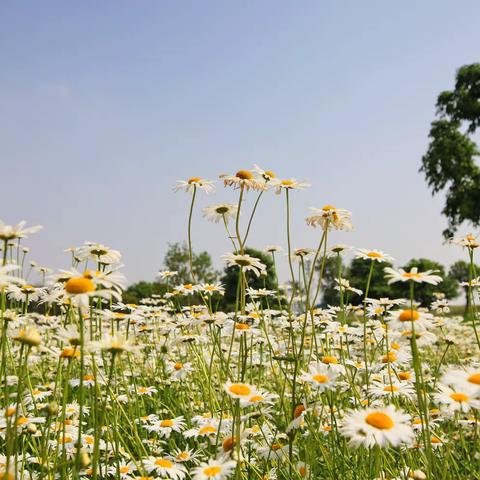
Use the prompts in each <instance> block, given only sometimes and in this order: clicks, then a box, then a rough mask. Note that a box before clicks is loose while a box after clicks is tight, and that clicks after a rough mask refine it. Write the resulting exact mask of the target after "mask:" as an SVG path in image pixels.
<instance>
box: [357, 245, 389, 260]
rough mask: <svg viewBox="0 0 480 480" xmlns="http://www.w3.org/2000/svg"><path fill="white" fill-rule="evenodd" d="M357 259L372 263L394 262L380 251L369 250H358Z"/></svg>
mask: <svg viewBox="0 0 480 480" xmlns="http://www.w3.org/2000/svg"><path fill="white" fill-rule="evenodd" d="M355 258H361V259H363V260H370V261H371V262H378V263H383V262H393V261H394V258H393V257H391V256H390V255H388V254H386V253H384V252H382V251H380V250H368V249H367V248H358V249H357V253H356V255H355Z"/></svg>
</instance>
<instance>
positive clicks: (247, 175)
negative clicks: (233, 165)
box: [235, 170, 253, 180]
mask: <svg viewBox="0 0 480 480" xmlns="http://www.w3.org/2000/svg"><path fill="white" fill-rule="evenodd" d="M235 176H236V177H237V178H240V179H241V180H251V179H252V178H253V175H252V172H249V171H248V170H239V171H238V172H237V173H236V174H235Z"/></svg>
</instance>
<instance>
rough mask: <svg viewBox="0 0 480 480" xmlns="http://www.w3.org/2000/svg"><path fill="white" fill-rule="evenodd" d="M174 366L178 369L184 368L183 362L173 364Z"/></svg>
mask: <svg viewBox="0 0 480 480" xmlns="http://www.w3.org/2000/svg"><path fill="white" fill-rule="evenodd" d="M173 368H174V369H175V370H177V371H178V370H181V369H182V368H183V363H180V362H178V363H176V364H175V365H174V366H173Z"/></svg>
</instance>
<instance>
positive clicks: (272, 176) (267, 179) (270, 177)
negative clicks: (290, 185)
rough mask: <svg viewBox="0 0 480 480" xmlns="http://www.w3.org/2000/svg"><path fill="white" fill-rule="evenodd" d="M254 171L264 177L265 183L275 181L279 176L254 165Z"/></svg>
mask: <svg viewBox="0 0 480 480" xmlns="http://www.w3.org/2000/svg"><path fill="white" fill-rule="evenodd" d="M253 171H254V172H255V173H256V174H257V175H259V176H260V177H262V178H263V179H264V180H265V182H270V181H271V180H273V179H275V178H276V177H277V176H276V175H275V174H274V173H273V172H272V171H271V170H263V168H260V167H259V166H258V165H255V164H254V165H253Z"/></svg>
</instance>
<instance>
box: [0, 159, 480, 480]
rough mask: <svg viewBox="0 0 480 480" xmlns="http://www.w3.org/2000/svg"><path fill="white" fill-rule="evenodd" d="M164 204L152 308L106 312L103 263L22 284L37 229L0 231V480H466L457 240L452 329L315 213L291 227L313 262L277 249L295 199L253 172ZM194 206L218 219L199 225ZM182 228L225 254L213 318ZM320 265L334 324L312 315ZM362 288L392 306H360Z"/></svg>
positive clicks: (467, 428)
mask: <svg viewBox="0 0 480 480" xmlns="http://www.w3.org/2000/svg"><path fill="white" fill-rule="evenodd" d="M172 187H174V190H176V193H174V192H173V191H172V193H171V195H182V196H183V198H184V200H185V232H186V235H185V240H186V242H187V247H188V254H189V259H188V262H187V263H188V272H187V275H188V276H189V281H188V282H185V283H180V282H179V281H178V280H177V276H178V274H177V272H176V271H169V270H163V271H160V272H159V275H158V282H159V284H161V285H162V286H163V293H162V294H153V295H152V296H150V297H148V298H142V299H140V300H139V302H138V303H137V304H132V303H126V302H125V301H124V298H123V296H122V295H123V292H124V290H125V288H126V287H127V282H126V278H125V276H124V274H123V273H122V268H121V267H122V265H121V261H122V260H121V259H122V256H121V253H120V252H119V251H117V250H115V249H113V248H111V247H110V246H105V245H103V244H101V243H94V242H85V243H84V244H83V245H81V246H79V247H75V248H71V249H69V250H68V251H67V252H66V253H65V257H64V258H65V266H64V269H63V270H59V271H53V270H51V269H49V268H41V269H39V268H37V272H36V273H37V280H36V281H35V282H32V284H30V283H29V280H28V278H30V276H31V273H32V272H31V270H32V267H30V266H29V265H30V263H29V255H30V253H29V247H28V237H30V236H31V235H35V234H36V233H37V232H38V231H39V230H40V229H41V227H40V226H33V227H32V226H29V225H27V224H26V223H25V222H23V221H22V222H20V223H18V224H17V225H6V224H4V223H3V222H0V243H1V249H2V251H1V254H2V257H1V258H2V263H1V266H0V310H1V322H0V323H1V339H0V350H1V351H0V356H1V368H0V385H1V394H0V410H1V416H0V437H1V438H0V478H1V479H12V480H13V479H49V480H54V479H94V480H95V479H114V480H134V479H135V480H140V479H142V480H150V479H157V478H164V479H174V480H183V479H193V480H226V479H235V480H247V479H251V480H274V479H278V480H287V479H288V480H291V479H298V480H301V479H332V480H333V479H335V480H336V479H342V480H353V479H376V480H387V479H388V480H407V479H417V480H421V479H432V480H433V479H435V480H448V479H453V478H455V479H457V478H458V479H465V480H470V479H477V478H480V453H479V445H480V441H479V412H480V410H479V409H480V356H479V352H480V337H479V335H480V332H479V329H480V325H479V324H478V314H477V308H476V303H477V302H478V286H479V284H480V280H479V277H478V276H477V272H476V266H475V260H476V259H475V253H476V251H477V248H478V247H479V245H480V242H479V240H477V238H476V236H475V235H467V236H464V237H454V238H452V239H451V248H453V249H455V248H456V249H459V251H460V252H461V251H462V250H463V253H464V255H465V259H466V261H467V262H468V265H469V269H468V270H469V272H468V275H467V278H464V282H463V284H462V285H463V286H464V288H465V291H466V295H467V297H468V300H469V302H468V305H469V308H468V312H467V315H465V317H461V316H455V315H454V314H453V313H452V312H451V311H450V306H449V303H448V301H447V300H446V299H445V298H444V297H443V296H442V295H441V294H438V295H437V296H436V298H435V300H434V301H433V303H431V304H429V305H424V304H421V303H420V302H419V301H418V298H417V295H416V293H417V290H418V289H419V288H421V287H422V286H425V285H430V286H433V287H435V286H437V285H438V284H439V283H440V282H441V281H442V277H441V276H440V275H439V272H437V271H435V270H424V271H422V270H421V269H419V268H412V269H410V270H408V269H407V270H404V269H401V268H396V267H395V266H394V265H395V260H394V256H395V252H390V253H391V254H392V255H390V254H389V253H388V254H387V253H384V252H383V251H381V250H378V249H374V248H371V249H370V248H356V247H353V246H349V245H348V235H349V233H348V232H349V230H351V229H352V224H353V223H354V220H352V213H351V212H350V210H348V209H346V208H340V206H337V205H330V204H327V202H328V199H322V198H321V195H320V194H319V198H318V201H319V205H317V206H316V207H315V208H312V209H311V211H310V212H308V214H307V215H306V218H305V225H304V228H305V229H313V231H314V232H315V234H316V235H317V238H318V240H317V244H316V245H311V246H309V247H308V248H305V247H304V246H302V248H298V247H299V246H297V245H294V244H293V243H292V231H291V219H292V217H293V216H295V217H297V216H299V215H300V216H301V215H305V212H300V211H298V210H296V209H295V199H296V197H297V195H301V194H302V190H303V189H306V188H309V187H310V185H309V184H307V183H306V182H303V181H298V180H295V179H292V178H284V179H281V178H279V177H277V176H276V175H275V173H274V172H272V171H267V170H263V169H262V168H260V167H258V166H254V167H253V168H252V169H245V170H244V169H241V170H238V171H237V172H236V173H232V174H230V175H221V176H220V179H219V180H217V181H215V182H214V181H210V180H207V179H203V178H200V177H192V178H190V179H188V180H185V181H179V182H178V183H177V185H176V186H172ZM220 190H221V194H220V192H219V191H220ZM207 194H208V195H209V198H215V196H216V195H218V196H221V197H222V200H223V199H225V198H227V200H228V203H214V202H215V201H213V202H212V205H211V206H209V207H207V208H205V209H203V211H202V210H200V209H199V208H197V204H196V200H197V199H198V196H200V195H202V196H203V195H207ZM266 195H276V196H277V200H278V202H277V203H276V205H277V209H276V210H275V211H270V212H269V213H268V214H269V215H272V216H277V217H278V222H279V223H280V224H282V225H283V227H282V228H284V241H283V244H282V247H283V248H282V247H280V246H275V245H269V246H268V247H266V248H264V249H263V253H264V254H265V255H266V256H267V257H268V259H269V260H270V270H271V272H272V275H273V283H272V282H270V283H269V284H267V283H266V280H265V279H266V278H267V265H266V264H265V261H262V259H260V258H257V257H255V256H254V255H253V254H251V251H250V250H248V248H247V247H248V246H250V243H249V242H250V236H251V232H252V231H253V230H254V229H255V224H256V221H260V219H261V217H262V215H265V214H266V213H265V212H262V199H263V198H264V196H266ZM246 198H248V199H249V200H250V203H249V204H248V205H250V206H248V208H247V204H246V202H245V199H246ZM324 203H325V204H324ZM322 205H323V206H322ZM341 207H343V206H341ZM345 207H348V205H345ZM197 216H203V217H204V221H205V222H208V221H209V222H211V225H210V228H211V232H212V233H211V234H212V235H222V236H223V237H224V239H225V246H226V249H229V250H230V251H229V252H228V253H225V254H224V255H223V256H222V257H221V259H219V260H220V261H221V262H222V263H223V265H224V266H226V267H227V268H229V269H230V271H231V272H232V275H233V278H234V279H235V287H234V296H233V302H232V303H230V304H228V306H226V304H225V302H223V301H222V299H223V296H224V294H225V285H224V284H222V283H221V282H215V281H213V282H204V281H202V280H201V279H199V278H198V274H197V271H196V269H195V268H194V256H193V252H194V250H193V249H194V246H195V240H196V232H195V230H194V229H193V228H192V219H193V218H194V217H197ZM334 230H337V231H340V232H339V233H340V235H342V238H343V236H344V237H345V240H344V241H345V244H332V243H331V241H330V235H331V233H332V231H334ZM43 234H45V235H48V231H45V232H42V235H43ZM82 240H83V239H80V241H82ZM371 241H372V244H374V242H375V238H374V235H373V234H372V240H371ZM372 246H375V245H372ZM362 247H363V246H362ZM248 252H250V253H248ZM347 254H348V255H351V256H353V257H354V258H355V259H356V260H358V261H361V262H364V264H365V265H366V266H367V270H366V271H367V272H368V273H367V274H366V275H365V278H364V279H363V281H364V284H363V286H362V288H357V287H358V285H357V286H355V287H354V286H352V285H351V283H350V281H349V278H347V276H345V273H346V272H345V271H344V270H343V269H342V267H341V266H342V261H341V260H342V257H344V256H345V255H347ZM327 262H330V263H332V262H333V265H337V266H338V268H334V274H335V279H334V280H335V282H334V285H335V288H334V292H335V293H334V297H335V298H336V300H337V301H336V303H335V305H333V306H330V305H325V304H322V303H321V298H322V295H323V292H322V288H323V285H324V283H323V276H324V274H325V271H326V268H325V267H326V265H327ZM282 263H283V265H285V266H286V271H288V278H286V279H285V280H287V282H286V284H285V285H284V284H282V283H281V282H280V281H279V278H278V277H279V276H278V275H277V268H278V267H279V266H280V265H281V264H282ZM378 271H382V272H383V274H384V276H385V282H386V283H388V284H390V285H394V284H401V285H403V286H404V287H406V288H405V292H406V294H405V296H404V297H402V298H386V297H385V298H383V297H380V298H373V296H372V295H371V294H370V292H371V291H373V288H374V286H375V285H374V283H375V281H376V280H375V279H376V278H377V277H376V276H375V275H374V273H375V272H378ZM253 285H255V287H254V286H253Z"/></svg>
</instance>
